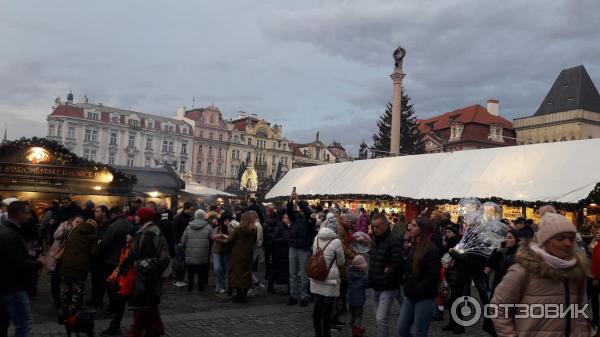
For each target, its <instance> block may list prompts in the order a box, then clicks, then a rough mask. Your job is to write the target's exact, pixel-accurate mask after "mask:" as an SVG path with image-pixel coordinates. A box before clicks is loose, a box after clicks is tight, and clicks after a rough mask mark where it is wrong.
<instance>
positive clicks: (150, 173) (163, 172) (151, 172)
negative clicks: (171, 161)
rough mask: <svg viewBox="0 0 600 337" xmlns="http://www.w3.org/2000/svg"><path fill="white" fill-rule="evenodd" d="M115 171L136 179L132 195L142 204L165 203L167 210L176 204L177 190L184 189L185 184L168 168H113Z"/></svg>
mask: <svg viewBox="0 0 600 337" xmlns="http://www.w3.org/2000/svg"><path fill="white" fill-rule="evenodd" d="M115 168H116V169H118V170H120V171H122V172H125V173H127V174H129V175H133V176H136V177H137V184H135V186H133V193H134V195H135V196H136V197H137V198H140V199H142V200H143V201H144V202H149V201H153V202H155V203H157V204H161V203H165V204H166V205H167V206H168V207H169V208H171V207H174V206H176V205H177V203H178V198H179V190H180V189H184V188H185V182H184V181H183V180H182V179H180V178H179V176H178V175H177V173H175V171H173V169H171V168H168V167H161V168H146V167H131V166H115Z"/></svg>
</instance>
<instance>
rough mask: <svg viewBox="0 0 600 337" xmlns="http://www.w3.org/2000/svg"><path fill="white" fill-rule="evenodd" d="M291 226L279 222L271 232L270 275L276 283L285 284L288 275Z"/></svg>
mask: <svg viewBox="0 0 600 337" xmlns="http://www.w3.org/2000/svg"><path fill="white" fill-rule="evenodd" d="M291 235H292V229H291V227H288V226H287V225H285V224H284V223H281V222H280V223H279V224H278V225H277V228H276V229H275V231H274V233H273V240H272V242H273V245H272V255H271V256H272V257H273V263H272V264H271V277H272V278H273V280H274V281H275V282H276V283H280V284H287V283H288V281H289V277H290V276H289V275H290V267H289V265H290V255H289V250H290V237H291Z"/></svg>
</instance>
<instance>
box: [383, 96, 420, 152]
mask: <svg viewBox="0 0 600 337" xmlns="http://www.w3.org/2000/svg"><path fill="white" fill-rule="evenodd" d="M401 116H402V117H401V124H400V153H402V154H420V153H424V152H425V143H424V141H423V136H424V135H423V133H421V130H419V125H418V124H417V116H415V109H414V106H413V105H412V103H410V97H408V95H405V94H404V93H403V94H402V111H401ZM377 128H378V129H379V131H378V132H377V133H376V134H373V149H374V150H379V151H384V152H373V156H372V157H373V158H379V157H386V156H387V155H388V154H387V152H388V151H390V138H391V134H392V103H388V104H387V105H386V108H385V111H384V113H383V114H382V115H381V117H379V120H378V121H377Z"/></svg>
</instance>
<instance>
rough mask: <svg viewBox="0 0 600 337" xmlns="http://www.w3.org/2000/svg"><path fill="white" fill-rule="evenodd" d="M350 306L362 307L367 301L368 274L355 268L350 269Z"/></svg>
mask: <svg viewBox="0 0 600 337" xmlns="http://www.w3.org/2000/svg"><path fill="white" fill-rule="evenodd" d="M347 275H348V305H350V306H359V307H362V306H363V305H365V302H366V301H367V296H366V294H365V292H366V290H367V286H368V283H369V278H368V277H367V273H365V272H363V271H360V270H358V269H356V268H354V267H350V269H348V274H347Z"/></svg>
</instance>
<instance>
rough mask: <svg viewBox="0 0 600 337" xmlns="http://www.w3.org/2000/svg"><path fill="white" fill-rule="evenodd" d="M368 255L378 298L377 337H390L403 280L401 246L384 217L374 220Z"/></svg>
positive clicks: (376, 310) (371, 276) (371, 283)
mask: <svg viewBox="0 0 600 337" xmlns="http://www.w3.org/2000/svg"><path fill="white" fill-rule="evenodd" d="M371 227H372V228H373V235H374V239H373V240H371V251H370V252H369V255H370V260H369V274H368V275H369V286H370V287H372V288H373V292H374V297H375V305H376V309H375V319H376V322H377V336H389V317H390V311H391V309H392V304H394V301H395V300H396V295H397V293H398V288H399V287H400V280H401V279H402V273H403V272H402V242H401V240H400V239H399V238H398V237H397V236H396V235H394V234H393V233H392V231H391V230H390V223H389V221H388V219H387V218H386V216H385V214H377V215H375V216H374V217H373V220H372V223H371Z"/></svg>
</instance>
